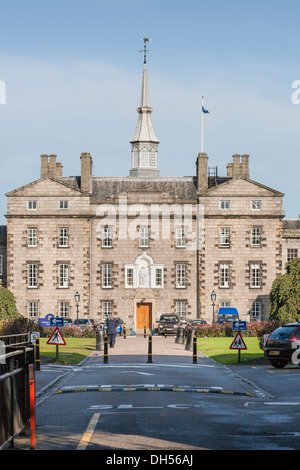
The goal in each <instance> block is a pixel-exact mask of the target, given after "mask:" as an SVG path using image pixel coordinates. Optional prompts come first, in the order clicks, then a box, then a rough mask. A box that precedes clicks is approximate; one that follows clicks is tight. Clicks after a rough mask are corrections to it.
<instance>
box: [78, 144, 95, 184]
mask: <svg viewBox="0 0 300 470" xmlns="http://www.w3.org/2000/svg"><path fill="white" fill-rule="evenodd" d="M80 159H81V190H82V191H87V192H88V193H91V192H92V178H91V177H92V167H93V160H92V157H91V155H90V154H89V153H88V152H84V153H82V154H81V156H80Z"/></svg>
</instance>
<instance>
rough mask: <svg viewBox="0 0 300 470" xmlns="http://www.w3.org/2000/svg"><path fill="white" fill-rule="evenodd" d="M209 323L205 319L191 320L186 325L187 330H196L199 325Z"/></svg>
mask: <svg viewBox="0 0 300 470" xmlns="http://www.w3.org/2000/svg"><path fill="white" fill-rule="evenodd" d="M201 325H207V321H205V320H190V321H189V322H188V324H187V325H186V327H185V330H186V331H187V332H189V331H190V330H196V329H197V328H198V326H201Z"/></svg>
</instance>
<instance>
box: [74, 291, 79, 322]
mask: <svg viewBox="0 0 300 470" xmlns="http://www.w3.org/2000/svg"><path fill="white" fill-rule="evenodd" d="M79 301H80V295H79V294H78V292H76V294H75V302H76V309H77V326H79V324H78V313H79Z"/></svg>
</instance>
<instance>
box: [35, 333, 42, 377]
mask: <svg viewBox="0 0 300 470" xmlns="http://www.w3.org/2000/svg"><path fill="white" fill-rule="evenodd" d="M35 370H41V359H40V338H39V337H38V336H37V337H36V338H35Z"/></svg>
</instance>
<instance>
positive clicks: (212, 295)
mask: <svg viewBox="0 0 300 470" xmlns="http://www.w3.org/2000/svg"><path fill="white" fill-rule="evenodd" d="M210 298H211V301H212V308H213V322H214V321H215V301H216V298H217V294H216V293H215V291H214V290H213V291H212V293H211V295H210Z"/></svg>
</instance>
